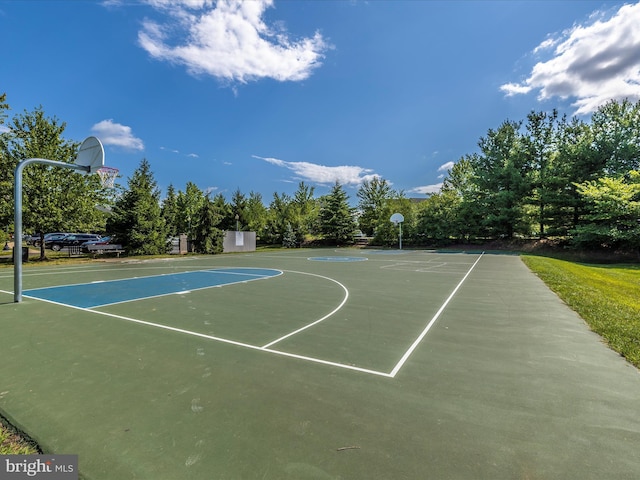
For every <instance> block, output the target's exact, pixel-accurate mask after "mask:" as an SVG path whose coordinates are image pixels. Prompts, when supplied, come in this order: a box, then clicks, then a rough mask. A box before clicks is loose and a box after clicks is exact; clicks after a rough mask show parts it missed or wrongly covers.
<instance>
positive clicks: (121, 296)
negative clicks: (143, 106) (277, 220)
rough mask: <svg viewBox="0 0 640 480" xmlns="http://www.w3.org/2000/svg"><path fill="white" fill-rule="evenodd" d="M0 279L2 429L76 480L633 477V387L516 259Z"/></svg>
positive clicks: (176, 267)
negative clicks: (18, 284) (56, 458)
mask: <svg viewBox="0 0 640 480" xmlns="http://www.w3.org/2000/svg"><path fill="white" fill-rule="evenodd" d="M23 284H24V290H23V301H22V303H14V302H13V293H14V292H13V290H12V285H13V276H12V272H11V271H10V270H9V269H3V270H0V329H1V331H2V337H1V338H2V348H1V349H0V379H1V380H0V413H2V415H4V416H6V417H7V418H8V419H9V420H10V421H12V422H13V423H14V425H16V426H18V427H19V428H21V429H23V430H24V431H26V432H27V433H28V434H30V435H31V436H32V437H33V438H34V439H35V440H36V441H38V442H39V444H40V445H41V446H42V448H43V449H45V450H46V451H47V452H53V453H59V454H63V453H65V454H77V455H79V466H80V471H81V475H82V477H83V478H96V479H97V478H100V479H111V478H113V479H122V478H145V479H146V478H154V479H176V478H192V479H200V478H202V479H205V478H206V479H211V478H215V479H352V478H353V479H362V478H376V479H384V478H388V479H424V478H437V479H444V478H447V479H448V478H451V479H468V478H473V479H483V478H486V479H492V480H494V479H513V478H522V479H537V478H545V479H563V480H564V479H567V478H581V479H589V478H592V479H602V478H619V479H622V478H637V477H638V474H640V453H638V448H637V447H638V445H640V417H639V416H638V408H637V399H638V398H640V377H639V375H638V371H637V370H636V369H635V368H633V367H632V366H630V365H629V364H627V363H626V362H625V361H624V360H623V359H622V358H620V357H619V356H618V355H617V354H615V353H614V352H612V351H610V350H609V349H608V348H607V347H606V346H604V345H603V344H602V342H601V340H600V338H599V337H598V336H597V335H595V334H593V333H591V332H590V331H589V330H588V328H587V327H586V326H585V324H584V322H583V321H582V320H581V319H580V318H578V317H577V316H576V315H575V314H574V313H573V312H571V311H570V310H569V309H568V308H567V307H566V306H565V305H564V304H563V303H562V302H561V301H560V300H559V299H558V298H557V297H556V296H555V295H554V294H553V293H551V292H550V291H549V290H548V289H547V288H546V287H545V286H544V284H543V283H542V282H541V281H540V280H539V279H538V278H537V277H535V276H534V275H532V274H531V273H530V272H529V271H528V269H527V268H526V267H525V266H524V265H523V263H522V262H521V261H520V259H519V257H517V256H514V255H498V254H489V253H482V252H475V253H444V252H437V251H406V250H395V251H384V250H380V251H375V250H360V249H339V250H333V249H331V250H329V249H322V250H307V249H295V250H286V251H285V250H283V251H273V252H259V253H251V254H234V255H215V256H198V257H195V256H189V257H180V258H170V259H153V260H138V259H122V260H120V261H112V262H96V263H92V264H88V265H87V264H83V265H68V266H60V265H58V266H51V267H40V266H37V267H34V266H30V265H29V266H25V268H24V271H23Z"/></svg>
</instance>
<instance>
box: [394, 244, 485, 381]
mask: <svg viewBox="0 0 640 480" xmlns="http://www.w3.org/2000/svg"><path fill="white" fill-rule="evenodd" d="M483 255H484V252H482V253H481V254H480V256H479V257H478V258H477V259H476V261H475V262H473V265H471V268H469V270H468V271H467V273H466V274H465V276H464V277H462V280H460V282H458V285H456V288H454V289H453V292H451V294H450V295H449V297H448V298H447V299H446V300H445V301H444V303H443V304H442V305H441V306H440V308H439V309H438V311H437V312H436V313H435V315H434V316H433V317H432V318H431V321H430V322H429V323H428V324H427V326H426V327H425V328H424V330H423V331H422V332H421V333H420V335H419V336H418V338H416V339H415V341H414V342H413V343H412V344H411V346H410V347H409V349H408V350H407V351H406V352H405V354H404V355H403V356H402V358H401V359H400V361H399V362H398V363H397V364H396V366H395V367H393V370H391V372H390V373H389V376H390V377H391V378H395V376H396V375H397V373H398V372H399V371H400V369H401V368H402V367H403V366H404V364H405V363H406V362H407V360H408V359H409V357H410V356H411V354H412V353H413V352H414V350H415V349H416V348H418V345H420V342H422V340H423V339H424V337H425V336H426V335H427V333H429V330H431V327H433V325H434V324H435V323H436V321H437V320H438V318H439V317H440V315H442V312H444V310H445V308H447V305H449V302H450V301H451V300H452V299H453V297H454V296H455V295H456V293H458V290H459V289H460V287H461V286H462V284H463V283H464V281H465V280H466V279H467V277H468V276H469V275H470V274H471V272H472V271H473V269H474V268H475V266H476V265H477V264H478V262H479V261H480V259H481V258H482V256H483Z"/></svg>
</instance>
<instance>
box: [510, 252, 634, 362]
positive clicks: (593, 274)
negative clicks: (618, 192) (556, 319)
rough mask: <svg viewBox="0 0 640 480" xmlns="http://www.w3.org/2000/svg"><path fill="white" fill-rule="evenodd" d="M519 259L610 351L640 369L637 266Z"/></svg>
mask: <svg viewBox="0 0 640 480" xmlns="http://www.w3.org/2000/svg"><path fill="white" fill-rule="evenodd" d="M522 260H523V261H524V263H525V264H526V265H527V266H528V267H529V268H530V269H531V270H532V271H533V272H534V273H535V274H536V275H538V276H539V277H540V278H541V279H542V280H543V281H544V282H545V283H546V284H547V286H548V287H549V288H550V289H551V290H553V291H554V292H555V293H556V294H557V295H558V296H559V297H560V298H561V299H562V300H563V301H564V302H566V303H567V305H569V307H571V308H572V309H573V310H574V311H575V312H577V313H578V314H579V315H580V316H581V317H582V318H583V319H584V320H585V321H586V322H587V324H588V325H589V327H590V328H591V329H592V330H593V331H594V332H596V333H597V334H599V335H601V336H602V338H603V339H604V340H605V341H606V342H607V344H608V345H609V346H610V347H611V348H612V349H613V350H615V351H616V352H618V353H620V355H622V356H623V357H625V358H626V359H627V360H628V361H629V362H631V363H632V364H634V365H635V366H636V367H638V368H640V266H638V265H620V264H618V265H589V264H584V263H575V262H569V261H565V260H558V259H554V258H547V257H538V256H531V255H525V256H523V257H522Z"/></svg>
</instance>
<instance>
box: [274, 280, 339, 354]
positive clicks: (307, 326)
mask: <svg viewBox="0 0 640 480" xmlns="http://www.w3.org/2000/svg"><path fill="white" fill-rule="evenodd" d="M284 271H285V272H291V273H299V274H301V275H311V276H312V277H319V278H324V279H325V280H329V281H331V282H334V283H337V284H338V285H340V286H341V287H342V289H343V290H344V298H343V299H342V302H341V303H340V305H338V306H337V307H336V308H335V309H334V310H333V311H331V312H330V313H328V314H327V315H325V316H324V317H322V318H320V319H319V320H316V321H315V322H313V323H310V324H308V325H305V326H304V327H302V328H299V329H297V330H295V331H293V332H291V333H288V334H286V335H284V336H282V337H280V338H277V339H275V340H274V341H273V342H270V343H267V344H266V345H264V346H263V347H262V348H263V349H268V348H269V347H270V346H272V345H275V344H276V343H278V342H281V341H282V340H284V339H285V338H289V337H292V336H293V335H295V334H297V333H300V332H302V331H304V330H306V329H307V328H311V327H313V326H314V325H317V324H318V323H320V322H323V321H325V320H326V319H327V318H329V317H330V316H331V315H333V314H334V313H336V312H337V311H338V310H340V309H341V308H342V307H343V306H344V304H345V303H347V300H348V299H349V290H348V289H347V287H345V286H344V285H343V284H341V283H340V282H338V281H337V280H334V279H333V278H329V277H324V276H322V275H316V274H315V273H305V272H295V271H292V270H284Z"/></svg>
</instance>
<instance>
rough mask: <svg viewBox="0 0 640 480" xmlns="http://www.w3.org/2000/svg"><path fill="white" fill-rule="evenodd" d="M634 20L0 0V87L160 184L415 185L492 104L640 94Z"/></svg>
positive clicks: (427, 182)
mask: <svg viewBox="0 0 640 480" xmlns="http://www.w3.org/2000/svg"><path fill="white" fill-rule="evenodd" d="M639 26H640V3H623V2H607V1H577V0H572V1H507V0H502V1H471V0H469V1H419V0H410V1H403V0H394V1H390V0H389V1H384V0H369V1H363V0H316V1H306V0H273V1H271V0H247V1H244V2H236V1H232V0H218V1H214V0H109V1H104V2H100V1H91V0H41V1H35V0H0V47H1V49H2V52H3V53H2V60H1V61H0V92H4V93H6V94H7V100H8V102H9V104H10V106H11V108H12V110H11V111H10V112H9V113H10V115H14V114H16V113H21V112H23V111H24V110H27V111H33V110H34V109H35V108H36V107H38V106H40V105H41V106H42V107H43V109H44V111H45V113H46V114H47V115H48V116H50V117H57V118H58V119H59V120H61V121H64V122H66V124H67V129H66V135H65V137H66V138H68V139H72V140H76V141H81V140H83V139H84V138H85V137H87V136H90V135H95V136H97V137H98V138H100V139H101V141H102V143H103V144H104V146H105V152H106V164H107V165H109V166H112V167H116V168H119V169H120V171H121V174H122V175H123V178H122V179H121V180H120V182H121V183H122V184H126V179H127V178H128V177H129V176H130V175H131V174H132V173H133V171H134V170H135V169H136V168H137V167H138V166H139V164H140V161H141V160H142V159H143V158H146V159H147V160H148V161H149V162H150V164H151V168H152V171H153V173H154V176H155V179H156V180H157V182H158V186H159V187H160V188H161V190H162V192H163V195H164V193H165V192H166V188H167V186H168V185H169V184H173V185H174V187H175V188H176V189H178V190H184V189H185V186H186V183H187V182H189V181H191V182H193V183H195V184H196V185H197V186H198V187H200V188H201V189H202V190H204V191H210V192H214V193H222V194H223V195H225V197H226V198H227V199H230V197H231V194H232V193H233V192H234V191H235V190H236V189H238V188H239V189H240V190H241V191H242V192H243V193H244V194H248V193H249V192H251V191H254V192H258V193H261V194H262V196H263V201H264V202H265V204H268V203H269V202H270V201H271V198H272V195H273V193H274V192H279V193H289V194H291V193H293V192H294V191H295V190H296V189H297V186H298V183H299V182H300V181H304V182H305V183H307V184H308V185H312V186H314V187H315V189H316V190H315V191H316V196H319V195H323V194H325V193H327V192H328V191H329V188H330V187H331V186H332V185H333V183H334V182H335V181H336V180H337V181H339V182H340V183H341V184H343V185H344V186H345V188H346V190H347V193H348V194H349V195H350V197H351V198H352V200H355V198H356V192H357V189H358V187H359V185H360V184H361V183H362V182H363V181H364V180H367V179H371V178H373V177H374V176H379V177H382V178H384V179H386V180H387V181H388V182H390V183H391V184H392V186H393V188H395V189H397V190H403V191H404V192H405V194H406V195H407V196H410V197H424V196H425V194H426V193H429V192H434V191H437V190H438V188H439V184H440V183H441V182H442V177H443V175H444V174H446V171H447V169H448V168H450V167H451V165H452V162H455V161H457V160H459V159H460V158H461V157H462V156H463V155H465V154H470V153H473V152H476V151H477V142H478V140H479V139H480V137H481V136H483V135H485V134H486V133H487V130H488V129H490V128H496V127H498V126H499V125H500V124H501V123H502V122H503V121H504V120H523V119H525V118H526V115H527V114H528V113H529V112H530V111H532V110H536V111H540V110H544V111H549V110H551V109H553V108H557V109H558V110H559V111H560V112H561V113H566V114H567V115H569V116H573V115H578V116H582V117H584V118H585V119H588V118H589V116H590V114H591V113H592V112H593V111H594V110H595V109H596V108H597V107H598V105H601V104H603V103H605V102H606V101H608V100H610V99H617V100H621V99H623V98H629V99H630V100H632V101H634V102H635V101H637V100H638V99H640V27H639ZM0 128H1V127H0Z"/></svg>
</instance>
